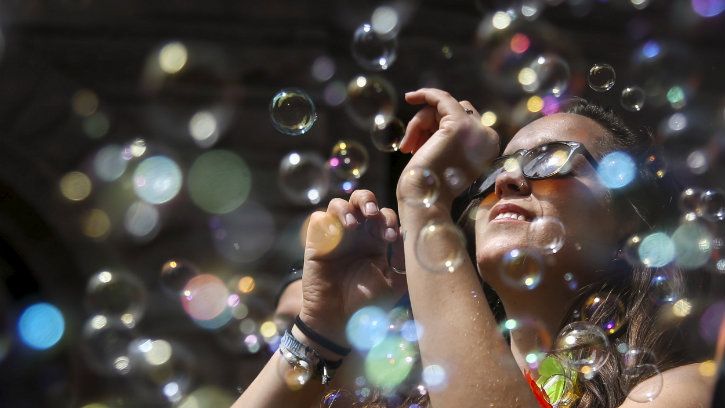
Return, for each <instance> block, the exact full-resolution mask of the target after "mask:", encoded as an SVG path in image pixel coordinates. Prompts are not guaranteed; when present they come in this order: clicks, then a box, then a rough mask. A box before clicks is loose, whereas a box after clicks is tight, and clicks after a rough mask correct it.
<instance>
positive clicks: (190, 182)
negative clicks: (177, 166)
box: [187, 150, 252, 214]
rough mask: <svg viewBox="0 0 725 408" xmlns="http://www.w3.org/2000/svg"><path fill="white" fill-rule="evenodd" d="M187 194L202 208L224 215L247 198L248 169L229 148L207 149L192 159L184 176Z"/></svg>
mask: <svg viewBox="0 0 725 408" xmlns="http://www.w3.org/2000/svg"><path fill="white" fill-rule="evenodd" d="M187 188H188V191H189V197H190V198H191V201H193V202H194V204H196V205H197V206H198V207H199V208H201V209H202V210H204V211H206V212H208V213H212V214H226V213H228V212H230V211H233V210H235V209H236V208H238V207H239V206H240V205H242V203H244V201H246V200H247V197H248V196H249V192H250V190H251V188H252V172H251V171H250V170H249V166H247V163H246V162H245V161H244V160H243V159H242V158H241V157H239V155H237V154H236V153H234V152H232V151H229V150H211V151H208V152H205V153H203V154H202V155H200V156H199V157H197V158H196V160H194V163H193V164H192V165H191V168H190V169H189V175H188V178H187Z"/></svg>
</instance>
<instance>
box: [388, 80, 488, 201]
mask: <svg viewBox="0 0 725 408" xmlns="http://www.w3.org/2000/svg"><path fill="white" fill-rule="evenodd" d="M405 100H406V101H407V102H408V103H410V104H412V105H426V106H424V107H423V108H422V109H421V110H420V111H418V113H416V115H415V116H414V117H413V119H411V120H410V122H409V123H408V127H407V129H406V132H405V137H404V138H403V140H402V141H401V143H400V151H401V152H403V153H413V158H412V159H411V160H410V162H409V163H408V165H407V166H406V168H405V170H403V173H402V174H401V178H400V181H399V182H398V189H397V196H398V201H399V202H401V201H406V199H408V198H410V197H417V196H419V195H421V194H423V193H422V192H420V191H416V189H417V188H418V187H419V183H415V182H408V181H409V180H406V176H407V175H408V174H411V173H410V172H411V171H415V170H416V169H427V170H430V171H432V172H433V173H435V174H436V175H437V176H438V178H439V179H442V178H443V175H444V174H445V172H446V171H447V170H448V171H449V172H450V171H453V172H455V173H457V175H459V176H463V178H464V180H461V182H460V183H458V184H457V185H452V184H446V183H443V182H441V191H440V195H439V197H438V202H439V203H442V204H443V205H444V209H450V205H451V203H452V201H453V199H454V198H455V197H456V196H457V195H459V194H460V193H462V192H463V189H464V188H465V187H467V186H468V185H470V183H472V182H473V180H475V179H476V178H477V177H478V176H480V175H481V173H482V172H483V171H484V170H485V168H486V167H487V165H488V164H489V163H490V161H491V160H493V158H495V157H496V155H497V154H498V152H499V136H498V133H496V131H495V130H493V129H491V128H490V127H487V126H483V125H482V124H481V120H480V119H481V118H480V116H479V114H478V112H477V111H476V110H475V108H474V107H473V105H471V104H470V103H469V102H468V101H461V102H459V101H458V100H456V99H455V98H453V96H451V95H450V94H449V93H448V92H446V91H442V90H440V89H433V88H423V89H419V90H417V91H414V92H408V93H406V94H405ZM400 210H401V211H403V207H400Z"/></svg>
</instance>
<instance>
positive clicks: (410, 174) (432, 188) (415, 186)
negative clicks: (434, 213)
mask: <svg viewBox="0 0 725 408" xmlns="http://www.w3.org/2000/svg"><path fill="white" fill-rule="evenodd" d="M398 183H399V186H398V189H400V190H401V191H404V192H405V194H406V195H405V196H404V197H403V201H404V202H405V204H407V205H410V206H412V207H425V208H430V207H431V206H432V205H433V204H435V202H436V200H438V195H439V194H440V187H441V183H440V180H439V179H438V176H436V175H435V173H433V172H432V171H430V170H429V169H426V168H422V167H414V168H412V169H408V170H405V171H404V172H403V173H402V174H401V175H400V179H399V180H398Z"/></svg>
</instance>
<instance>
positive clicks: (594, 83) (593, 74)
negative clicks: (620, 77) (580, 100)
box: [587, 64, 617, 92]
mask: <svg viewBox="0 0 725 408" xmlns="http://www.w3.org/2000/svg"><path fill="white" fill-rule="evenodd" d="M616 78H617V76H616V74H615V73H614V68H612V66H611V65H609V64H594V65H592V67H591V68H589V75H588V76H587V83H588V84H589V87H590V88H592V89H593V90H595V91H597V92H606V91H608V90H610V89H612V87H613V86H614V82H615V80H616Z"/></svg>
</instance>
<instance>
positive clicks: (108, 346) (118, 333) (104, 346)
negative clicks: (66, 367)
mask: <svg viewBox="0 0 725 408" xmlns="http://www.w3.org/2000/svg"><path fill="white" fill-rule="evenodd" d="M82 336H83V340H82V343H81V350H82V353H83V357H84V358H85V359H86V362H87V363H88V365H89V366H90V367H91V368H92V369H93V370H94V371H96V372H98V373H99V374H104V375H123V374H128V373H129V372H130V371H131V366H130V365H131V360H130V358H129V357H128V345H129V344H130V343H131V341H133V340H134V338H135V336H134V333H133V332H132V331H131V329H130V328H129V327H128V326H127V325H126V324H124V323H123V322H122V321H121V320H119V319H117V318H113V317H110V316H108V317H107V316H104V315H95V316H92V317H91V318H90V319H88V321H86V323H85V325H84V327H83V333H82Z"/></svg>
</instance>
